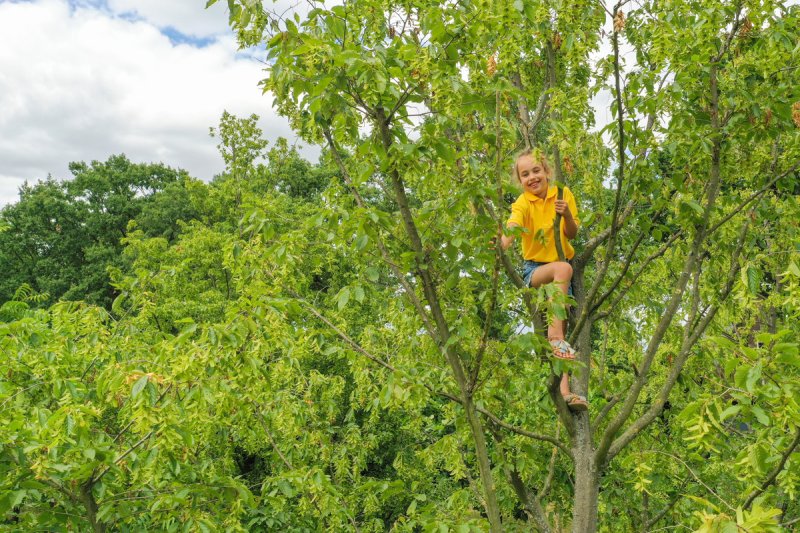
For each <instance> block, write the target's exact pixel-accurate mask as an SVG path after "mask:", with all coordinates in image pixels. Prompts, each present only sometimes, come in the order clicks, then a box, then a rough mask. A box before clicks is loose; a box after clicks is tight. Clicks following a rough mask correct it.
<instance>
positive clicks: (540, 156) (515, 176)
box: [511, 148, 553, 188]
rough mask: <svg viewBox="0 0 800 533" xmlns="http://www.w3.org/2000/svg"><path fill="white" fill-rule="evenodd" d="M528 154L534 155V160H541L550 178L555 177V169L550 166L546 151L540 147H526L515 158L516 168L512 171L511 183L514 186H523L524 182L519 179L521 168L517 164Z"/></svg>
mask: <svg viewBox="0 0 800 533" xmlns="http://www.w3.org/2000/svg"><path fill="white" fill-rule="evenodd" d="M526 155H529V156H531V157H533V159H534V161H539V162H540V163H541V164H542V168H543V169H544V172H545V174H547V178H548V179H550V178H551V177H553V170H552V168H551V167H550V163H549V162H548V161H547V157H546V156H545V155H544V152H542V151H541V150H540V149H538V148H526V149H525V150H523V151H521V152H520V153H518V154H517V157H515V158H514V168H513V170H512V172H511V183H512V184H513V185H514V186H516V187H520V188H522V182H521V181H520V179H519V169H518V168H517V164H518V163H519V160H520V158H522V157H525V156H526Z"/></svg>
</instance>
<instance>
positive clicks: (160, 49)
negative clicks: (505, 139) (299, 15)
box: [0, 0, 318, 205]
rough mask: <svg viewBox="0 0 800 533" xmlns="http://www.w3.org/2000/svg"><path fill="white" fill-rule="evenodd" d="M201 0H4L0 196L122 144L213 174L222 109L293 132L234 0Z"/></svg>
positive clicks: (119, 149)
mask: <svg viewBox="0 0 800 533" xmlns="http://www.w3.org/2000/svg"><path fill="white" fill-rule="evenodd" d="M204 6H205V0H169V1H166V0H24V1H11V0H0V109H1V110H2V112H0V205H3V204H5V203H8V202H12V201H15V200H16V196H17V189H18V187H19V186H20V185H21V184H22V183H23V182H24V181H25V180H28V181H31V182H33V181H36V180H38V179H43V178H46V177H47V176H48V175H52V176H53V177H55V178H66V177H68V176H69V172H68V170H67V165H68V163H69V162H71V161H91V160H105V159H107V158H108V157H109V156H110V155H112V154H118V153H125V154H126V155H127V156H128V157H129V158H131V159H132V160H134V161H160V162H163V163H166V164H168V165H171V166H173V167H180V168H185V169H186V170H188V171H189V172H190V174H192V175H193V176H196V177H198V178H201V179H205V180H208V179H211V178H212V177H213V176H214V175H215V174H218V173H219V172H221V171H222V170H223V163H222V161H221V158H220V157H219V155H218V153H217V151H216V141H215V140H214V139H212V138H210V137H209V135H208V129H209V127H211V126H215V125H216V124H217V123H218V121H219V117H220V116H221V114H222V112H223V110H227V111H229V112H231V113H234V114H236V115H239V116H249V115H250V114H252V113H256V114H258V115H259V116H260V117H261V120H260V124H259V125H260V127H261V129H262V130H263V131H264V133H265V137H266V138H267V139H270V140H274V139H276V138H277V137H278V136H283V137H287V138H288V139H289V140H290V141H292V142H293V141H294V140H295V135H294V134H293V133H292V132H291V130H290V128H289V126H288V124H287V122H286V121H285V120H284V119H282V118H280V117H277V116H276V115H275V113H274V112H273V110H272V102H271V99H270V97H269V95H262V92H261V88H260V87H259V86H258V82H259V81H260V80H261V79H262V78H264V76H265V74H264V72H263V64H262V63H260V62H259V61H257V60H256V59H257V57H258V55H259V52H258V51H250V52H245V53H241V52H239V51H238V47H237V45H236V42H235V39H234V37H233V35H232V34H231V32H230V31H229V29H228V26H227V22H228V13H227V3H226V2H218V3H217V4H215V5H214V6H212V7H211V8H210V9H208V10H205V9H204ZM303 150H304V154H305V155H306V156H307V157H309V158H310V159H315V158H316V157H317V154H318V149H316V148H314V147H303Z"/></svg>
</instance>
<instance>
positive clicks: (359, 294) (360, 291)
mask: <svg viewBox="0 0 800 533" xmlns="http://www.w3.org/2000/svg"><path fill="white" fill-rule="evenodd" d="M353 292H354V293H355V297H356V301H357V302H358V303H363V302H364V288H363V287H362V286H361V285H356V286H355V287H354V288H353Z"/></svg>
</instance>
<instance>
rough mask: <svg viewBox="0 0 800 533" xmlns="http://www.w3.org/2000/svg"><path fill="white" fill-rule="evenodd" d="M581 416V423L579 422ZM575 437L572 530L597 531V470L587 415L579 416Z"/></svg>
mask: <svg viewBox="0 0 800 533" xmlns="http://www.w3.org/2000/svg"><path fill="white" fill-rule="evenodd" d="M581 418H582V419H583V423H581ZM577 426H578V429H577V433H576V438H575V450H574V452H573V453H574V455H575V496H574V498H573V507H572V532H573V533H593V532H595V531H597V499H598V495H599V494H598V488H599V484H600V483H599V482H600V477H599V472H598V468H597V464H596V462H595V459H594V450H593V449H592V446H591V428H590V427H589V422H588V415H587V414H585V413H584V414H583V415H581V416H580V417H579V423H578V424H577Z"/></svg>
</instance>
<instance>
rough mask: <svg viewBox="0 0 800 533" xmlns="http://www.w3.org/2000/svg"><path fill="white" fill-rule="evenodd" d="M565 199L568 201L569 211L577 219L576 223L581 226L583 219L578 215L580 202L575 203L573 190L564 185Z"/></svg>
mask: <svg viewBox="0 0 800 533" xmlns="http://www.w3.org/2000/svg"><path fill="white" fill-rule="evenodd" d="M564 199H565V200H566V201H567V205H568V206H569V212H570V213H572V218H574V219H575V225H576V226H578V227H580V225H581V220H580V218H579V217H578V204H577V203H575V196H573V194H572V191H571V190H569V188H568V187H564Z"/></svg>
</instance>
